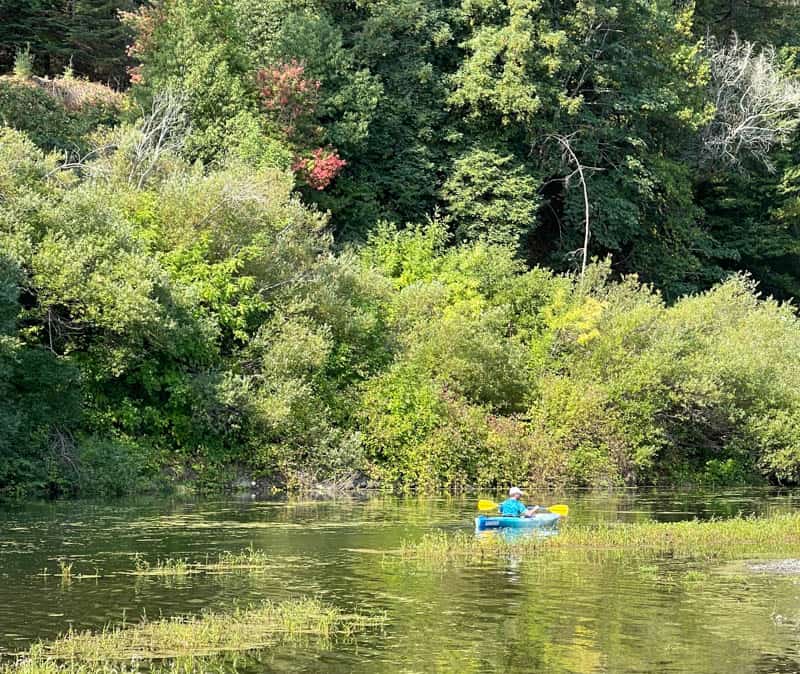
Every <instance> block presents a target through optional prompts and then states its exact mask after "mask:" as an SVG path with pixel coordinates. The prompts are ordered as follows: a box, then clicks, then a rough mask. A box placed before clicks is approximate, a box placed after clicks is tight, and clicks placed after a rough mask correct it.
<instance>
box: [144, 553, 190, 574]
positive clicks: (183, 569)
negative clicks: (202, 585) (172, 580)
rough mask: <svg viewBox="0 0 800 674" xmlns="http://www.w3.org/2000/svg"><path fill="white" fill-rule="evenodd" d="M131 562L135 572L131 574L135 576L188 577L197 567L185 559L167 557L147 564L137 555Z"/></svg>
mask: <svg viewBox="0 0 800 674" xmlns="http://www.w3.org/2000/svg"><path fill="white" fill-rule="evenodd" d="M133 561H134V565H135V570H134V571H132V572H131V573H132V574H133V575H135V576H188V575H189V574H191V573H197V565H193V564H190V563H189V562H188V560H186V559H174V558H171V557H168V558H167V559H157V560H156V561H155V562H148V561H147V560H146V559H144V558H143V557H142V556H141V555H139V554H137V555H135V556H134V558H133Z"/></svg>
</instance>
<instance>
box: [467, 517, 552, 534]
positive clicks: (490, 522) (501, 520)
mask: <svg viewBox="0 0 800 674" xmlns="http://www.w3.org/2000/svg"><path fill="white" fill-rule="evenodd" d="M560 519H561V515H557V514H556V513H540V514H538V515H534V516H533V517H505V516H502V515H496V516H492V517H487V516H486V515H480V516H478V517H476V518H475V531H486V530H487V529H555V527H556V524H558V520H560Z"/></svg>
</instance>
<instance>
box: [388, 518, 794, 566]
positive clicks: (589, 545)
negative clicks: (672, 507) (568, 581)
mask: <svg viewBox="0 0 800 674" xmlns="http://www.w3.org/2000/svg"><path fill="white" fill-rule="evenodd" d="M576 550H584V551H587V550H588V551H592V552H594V553H598V552H599V553H603V552H609V553H611V552H614V551H624V552H625V554H626V555H628V556H637V557H648V556H649V557H652V556H659V555H664V554H670V555H673V556H678V557H689V558H697V559H734V558H737V557H741V556H743V555H757V554H763V553H781V552H796V551H798V550H800V513H790V514H782V515H775V516H772V517H764V518H755V517H737V518H733V519H728V520H710V521H697V520H693V521H687V522H669V523H663V522H640V523H635V524H616V525H614V524H605V525H599V526H565V527H564V528H563V530H562V531H561V532H560V533H559V534H558V535H556V536H549V537H546V538H545V537H537V536H518V537H514V538H506V537H504V536H502V535H496V536H477V537H476V536H475V535H472V534H465V533H460V534H455V535H447V534H444V533H434V534H428V535H426V536H424V537H423V538H422V539H421V540H420V541H418V542H415V543H404V544H403V545H402V547H401V548H400V550H399V551H398V554H397V558H399V559H400V560H402V561H416V562H424V563H435V564H448V563H453V564H468V563H480V562H482V561H487V560H494V559H498V558H503V557H507V556H514V557H534V556H537V555H543V554H553V553H556V552H561V551H576Z"/></svg>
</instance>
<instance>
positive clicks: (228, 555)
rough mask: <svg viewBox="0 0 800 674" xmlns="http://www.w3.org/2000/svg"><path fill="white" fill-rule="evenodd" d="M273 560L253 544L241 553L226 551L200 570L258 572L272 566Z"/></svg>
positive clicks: (211, 571) (200, 566) (202, 565)
mask: <svg viewBox="0 0 800 674" xmlns="http://www.w3.org/2000/svg"><path fill="white" fill-rule="evenodd" d="M270 564H271V558H270V557H269V556H268V555H267V553H266V552H264V551H263V550H256V549H255V548H253V546H252V544H251V545H250V546H249V547H247V548H245V549H244V550H242V551H241V552H230V551H227V550H226V551H225V552H222V553H220V554H219V555H217V559H216V561H213V562H212V561H209V560H208V559H206V562H205V563H204V564H200V565H199V568H200V569H202V570H203V571H207V572H210V573H221V572H225V571H258V570H263V569H265V568H267V567H268V566H270Z"/></svg>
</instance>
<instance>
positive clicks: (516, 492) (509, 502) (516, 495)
mask: <svg viewBox="0 0 800 674" xmlns="http://www.w3.org/2000/svg"><path fill="white" fill-rule="evenodd" d="M522 496H523V492H522V489H520V488H519V487H511V489H509V490H508V498H507V499H506V500H505V501H503V502H502V503H501V504H500V514H501V515H504V516H505V517H533V516H534V515H535V514H536V512H537V511H538V510H539V506H533V507H532V508H526V507H525V504H524V503H523V502H522V501H520V499H521V498H522Z"/></svg>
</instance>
